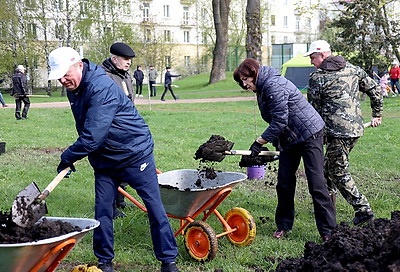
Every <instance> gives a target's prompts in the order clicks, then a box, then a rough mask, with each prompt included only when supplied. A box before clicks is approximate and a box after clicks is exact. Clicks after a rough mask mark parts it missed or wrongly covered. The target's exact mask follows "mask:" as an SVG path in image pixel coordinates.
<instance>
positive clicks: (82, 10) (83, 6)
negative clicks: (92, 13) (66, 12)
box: [79, 0, 89, 18]
mask: <svg viewBox="0 0 400 272" xmlns="http://www.w3.org/2000/svg"><path fill="white" fill-rule="evenodd" d="M88 9H89V4H88V2H87V1H85V0H83V1H80V2H79V14H80V16H81V17H82V18H86V16H87V15H86V14H87V13H88Z"/></svg>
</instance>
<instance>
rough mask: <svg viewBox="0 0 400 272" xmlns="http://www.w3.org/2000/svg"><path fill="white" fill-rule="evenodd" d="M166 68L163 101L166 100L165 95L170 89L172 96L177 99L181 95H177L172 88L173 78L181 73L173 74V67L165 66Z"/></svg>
mask: <svg viewBox="0 0 400 272" xmlns="http://www.w3.org/2000/svg"><path fill="white" fill-rule="evenodd" d="M165 70H167V71H166V72H165V76H164V78H165V81H164V88H165V89H164V92H163V93H162V95H161V101H165V99H164V97H165V94H166V93H167V91H168V90H169V91H170V92H171V95H172V97H173V98H174V99H175V100H177V99H179V97H177V96H175V94H174V91H173V90H172V87H171V84H172V78H173V77H180V76H181V75H173V74H171V67H169V66H168V67H165Z"/></svg>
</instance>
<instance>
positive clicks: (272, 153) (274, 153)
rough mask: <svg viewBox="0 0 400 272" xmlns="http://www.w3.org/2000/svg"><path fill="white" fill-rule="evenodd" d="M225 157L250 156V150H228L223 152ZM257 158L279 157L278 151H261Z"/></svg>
mask: <svg viewBox="0 0 400 272" xmlns="http://www.w3.org/2000/svg"><path fill="white" fill-rule="evenodd" d="M225 155H244V156H248V155H251V151H250V150H230V151H225ZM258 155H259V156H279V151H261V152H260V154H258Z"/></svg>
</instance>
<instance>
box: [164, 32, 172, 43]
mask: <svg viewBox="0 0 400 272" xmlns="http://www.w3.org/2000/svg"><path fill="white" fill-rule="evenodd" d="M164 41H165V42H171V31H170V30H164Z"/></svg>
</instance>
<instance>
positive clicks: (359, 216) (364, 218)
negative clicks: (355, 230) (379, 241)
mask: <svg viewBox="0 0 400 272" xmlns="http://www.w3.org/2000/svg"><path fill="white" fill-rule="evenodd" d="M373 219H374V213H373V212H372V211H369V212H356V214H355V216H354V219H353V224H354V226H359V225H362V224H365V223H369V222H371V221H372V220H373Z"/></svg>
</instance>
